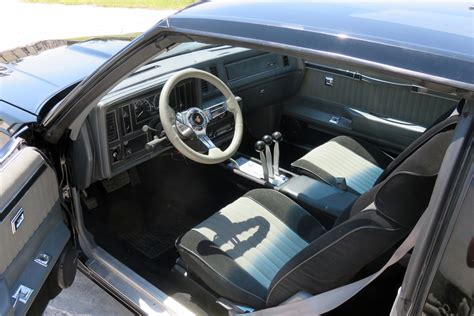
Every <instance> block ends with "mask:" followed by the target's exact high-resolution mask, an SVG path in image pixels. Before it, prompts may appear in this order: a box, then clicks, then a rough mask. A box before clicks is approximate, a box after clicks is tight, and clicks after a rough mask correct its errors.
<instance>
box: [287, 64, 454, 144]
mask: <svg viewBox="0 0 474 316" xmlns="http://www.w3.org/2000/svg"><path fill="white" fill-rule="evenodd" d="M411 90H412V87H411V86H410V85H404V84H400V85H397V84H394V83H393V82H389V81H383V80H374V79H371V78H369V77H364V76H362V75H360V74H357V73H352V72H346V71H341V70H337V69H330V68H326V67H320V66H314V65H311V64H307V69H306V73H305V78H304V81H303V84H302V87H301V89H300V91H299V92H298V94H297V96H296V97H295V98H293V99H291V100H288V101H286V102H285V113H286V114H287V115H289V116H293V117H297V118H299V119H302V120H305V121H307V122H309V123H311V124H314V125H315V126H316V127H320V128H321V127H322V128H328V129H330V130H333V132H335V133H348V134H355V135H358V136H362V137H366V138H368V139H369V140H371V141H374V140H375V141H376V142H379V143H381V144H383V145H387V144H389V145H392V146H393V147H394V148H396V149H399V150H400V149H403V148H404V147H406V146H407V145H408V144H409V143H410V142H412V141H413V140H414V139H416V138H417V137H418V136H419V135H420V134H421V133H422V132H423V131H424V130H425V128H426V127H428V126H430V125H431V124H432V123H433V122H434V121H435V120H436V119H437V118H438V117H440V116H441V115H442V114H443V113H445V112H447V111H449V110H450V109H451V108H454V106H455V105H456V101H455V100H451V99H447V98H442V97H438V96H435V95H427V94H420V93H414V92H412V91H411ZM331 119H332V121H331ZM336 121H338V122H339V123H336Z"/></svg>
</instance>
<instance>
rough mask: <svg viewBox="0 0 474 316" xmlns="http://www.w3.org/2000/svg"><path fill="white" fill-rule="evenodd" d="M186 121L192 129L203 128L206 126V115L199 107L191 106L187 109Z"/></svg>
mask: <svg viewBox="0 0 474 316" xmlns="http://www.w3.org/2000/svg"><path fill="white" fill-rule="evenodd" d="M187 121H188V123H189V125H190V127H192V129H194V130H198V131H200V130H203V129H205V128H206V126H207V123H208V121H207V116H206V114H205V113H204V111H202V110H201V109H198V108H192V109H189V110H188V115H187Z"/></svg>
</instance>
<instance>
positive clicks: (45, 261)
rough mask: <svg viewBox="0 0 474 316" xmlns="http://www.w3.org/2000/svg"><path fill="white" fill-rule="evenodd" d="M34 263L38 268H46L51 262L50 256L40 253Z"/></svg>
mask: <svg viewBox="0 0 474 316" xmlns="http://www.w3.org/2000/svg"><path fill="white" fill-rule="evenodd" d="M34 261H35V262H36V263H37V264H39V265H40V266H43V267H45V268H47V267H48V265H49V262H50V261H51V256H50V255H48V254H46V253H40V254H38V255H37V256H36V258H35V260H34Z"/></svg>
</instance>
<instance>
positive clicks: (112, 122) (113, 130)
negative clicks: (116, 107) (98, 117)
mask: <svg viewBox="0 0 474 316" xmlns="http://www.w3.org/2000/svg"><path fill="white" fill-rule="evenodd" d="M106 126H107V141H108V142H109V143H110V142H113V141H114V140H117V139H118V131H117V120H116V119H115V111H112V112H109V113H107V116H106Z"/></svg>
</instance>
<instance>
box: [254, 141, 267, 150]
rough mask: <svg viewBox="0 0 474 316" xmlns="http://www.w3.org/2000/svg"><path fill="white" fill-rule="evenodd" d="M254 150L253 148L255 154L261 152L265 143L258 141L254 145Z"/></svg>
mask: <svg viewBox="0 0 474 316" xmlns="http://www.w3.org/2000/svg"><path fill="white" fill-rule="evenodd" d="M254 148H255V151H256V152H258V153H259V152H262V151H264V150H265V143H264V142H263V141H262V140H259V141H257V142H256V143H255V146H254Z"/></svg>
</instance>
